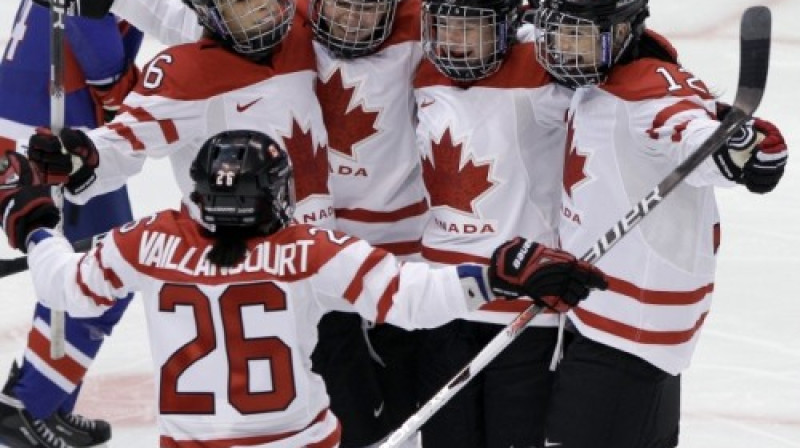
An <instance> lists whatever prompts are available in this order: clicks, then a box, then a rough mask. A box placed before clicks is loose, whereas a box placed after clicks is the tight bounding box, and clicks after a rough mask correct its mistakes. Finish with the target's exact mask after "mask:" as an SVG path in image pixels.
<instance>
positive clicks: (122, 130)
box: [107, 123, 144, 151]
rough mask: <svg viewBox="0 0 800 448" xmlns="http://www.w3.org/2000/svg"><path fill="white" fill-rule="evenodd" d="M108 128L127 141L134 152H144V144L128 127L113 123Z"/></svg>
mask: <svg viewBox="0 0 800 448" xmlns="http://www.w3.org/2000/svg"><path fill="white" fill-rule="evenodd" d="M107 127H108V129H111V130H112V131H114V132H116V133H117V134H118V135H119V136H120V137H122V138H124V139H125V140H127V141H128V143H130V145H131V147H132V148H133V150H134V151H142V150H144V143H142V141H141V140H139V139H138V138H136V136H135V135H134V134H133V131H132V130H131V128H129V127H128V126H126V125H124V124H120V123H111V124H109V125H108V126H107Z"/></svg>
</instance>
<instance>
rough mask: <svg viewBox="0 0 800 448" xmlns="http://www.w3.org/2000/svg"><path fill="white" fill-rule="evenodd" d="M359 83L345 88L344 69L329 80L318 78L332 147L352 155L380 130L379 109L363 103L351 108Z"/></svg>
mask: <svg viewBox="0 0 800 448" xmlns="http://www.w3.org/2000/svg"><path fill="white" fill-rule="evenodd" d="M355 89H356V85H352V86H350V87H345V85H344V81H343V80H342V72H341V70H340V69H338V68H337V69H336V70H335V71H334V72H333V74H332V75H331V77H330V78H328V80H327V81H326V82H323V81H322V80H321V79H319V80H317V98H319V103H320V105H321V106H322V116H323V118H324V119H325V124H326V126H327V128H328V147H329V148H330V149H333V150H334V151H336V152H339V153H342V154H344V155H345V156H348V157H350V158H354V157H353V146H355V145H356V144H358V143H359V142H360V141H362V140H365V139H367V138H369V137H370V136H371V135H373V134H375V133H377V130H378V128H376V127H375V123H376V122H377V121H378V114H379V112H367V111H366V110H364V105H363V104H358V105H357V106H355V107H352V108H350V102H351V101H352V100H353V95H354V94H355Z"/></svg>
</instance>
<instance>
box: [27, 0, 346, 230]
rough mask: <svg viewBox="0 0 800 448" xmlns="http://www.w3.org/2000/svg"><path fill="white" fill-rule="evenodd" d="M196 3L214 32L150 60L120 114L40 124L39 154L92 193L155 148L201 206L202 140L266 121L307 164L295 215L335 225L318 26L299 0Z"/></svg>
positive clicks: (84, 194) (47, 167)
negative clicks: (193, 171)
mask: <svg viewBox="0 0 800 448" xmlns="http://www.w3.org/2000/svg"><path fill="white" fill-rule="evenodd" d="M192 6H193V8H194V9H195V10H196V13H197V16H198V19H199V20H200V23H201V24H202V25H203V27H204V28H205V34H204V37H203V38H202V39H201V40H199V41H197V42H195V43H190V44H185V45H178V46H174V47H170V48H168V49H166V50H164V51H163V52H162V53H160V54H158V55H156V56H155V57H154V58H153V59H152V60H151V61H150V62H149V63H147V64H146V65H145V66H144V67H143V70H142V76H141V78H142V79H141V82H140V83H139V84H138V85H137V86H136V88H135V89H134V91H133V92H132V93H131V94H130V95H129V96H128V97H127V98H126V100H125V103H124V104H123V107H122V110H121V111H120V114H119V115H118V116H117V118H116V119H115V120H114V122H112V123H110V124H109V125H107V126H103V127H101V128H98V129H96V130H92V131H90V132H86V133H84V132H81V131H77V130H73V129H65V130H64V131H62V133H61V135H60V138H56V136H54V135H50V134H48V133H47V132H40V133H38V134H37V135H34V136H33V137H31V141H30V145H29V146H30V147H29V149H28V156H29V158H30V159H31V161H32V162H33V163H34V165H35V166H38V168H39V169H40V170H41V172H42V173H43V174H44V175H45V181H47V182H62V181H63V182H66V186H67V189H68V190H69V191H70V192H71V194H67V197H68V198H72V199H74V200H75V201H81V202H82V201H86V200H88V199H89V198H91V197H93V196H95V195H97V194H100V193H103V192H105V191H107V190H109V189H113V188H115V187H117V186H119V185H122V184H124V183H125V182H126V180H127V179H128V178H129V177H130V176H132V175H134V174H136V173H138V172H139V171H140V170H141V168H142V165H143V163H144V159H145V157H147V156H150V157H169V158H170V160H171V162H172V166H173V172H174V175H175V179H176V181H177V184H178V187H179V188H180V189H181V191H182V193H183V196H184V197H183V202H184V205H186V206H188V207H189V211H190V212H192V213H197V209H196V207H195V206H194V204H193V203H192V202H191V201H189V200H188V194H189V192H190V191H191V180H190V179H189V175H188V172H186V170H185V169H184V168H185V167H186V166H188V165H189V164H190V163H191V160H192V159H193V158H194V156H195V155H196V152H197V148H199V147H200V145H201V144H202V143H203V142H204V141H205V140H206V139H207V138H208V137H209V136H211V135H213V134H215V133H217V132H219V131H222V130H225V129H229V128H232V127H237V128H254V129H256V128H257V129H263V130H266V131H268V132H269V133H270V134H272V135H275V136H277V138H279V139H281V140H282V144H283V145H284V146H285V147H286V148H287V150H288V152H289V155H290V157H292V159H293V161H294V163H295V164H296V165H297V166H299V167H302V169H299V170H298V172H297V194H298V209H297V213H296V215H295V218H296V219H297V220H298V221H299V222H302V223H313V224H315V225H320V226H322V227H327V228H331V227H332V226H333V224H334V217H333V215H334V212H333V204H332V200H331V196H330V193H329V191H328V180H327V179H328V163H327V151H326V145H327V135H326V132H325V127H324V124H323V121H322V113H321V111H320V107H319V103H318V101H317V99H316V96H315V95H314V83H315V81H316V72H315V70H314V55H313V49H312V47H311V35H310V28H309V27H306V26H304V25H303V22H302V18H300V17H299V16H297V15H295V4H294V3H293V2H292V1H290V0H252V1H249V2H240V1H234V0H212V1H204V0H196V1H193V2H192ZM290 29H291V31H290ZM278 104H281V105H283V106H285V107H276V105H278ZM62 144H63V149H64V150H65V151H66V152H68V153H69V155H67V156H65V155H64V154H63V153H62ZM73 156H75V157H73ZM76 159H77V160H76Z"/></svg>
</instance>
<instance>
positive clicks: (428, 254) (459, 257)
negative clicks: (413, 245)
mask: <svg viewBox="0 0 800 448" xmlns="http://www.w3.org/2000/svg"><path fill="white" fill-rule="evenodd" d="M422 258H424V259H426V260H428V261H433V262H435V263H442V264H449V265H453V264H461V263H478V264H482V265H488V264H489V261H490V260H489V258H487V257H479V256H477V255H472V254H466V253H463V252H455V251H449V250H442V249H434V248H432V247H428V246H426V245H424V244H423V245H422Z"/></svg>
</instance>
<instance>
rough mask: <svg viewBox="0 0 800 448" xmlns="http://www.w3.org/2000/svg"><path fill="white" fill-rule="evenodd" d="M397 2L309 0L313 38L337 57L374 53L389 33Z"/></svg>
mask: <svg viewBox="0 0 800 448" xmlns="http://www.w3.org/2000/svg"><path fill="white" fill-rule="evenodd" d="M397 1H398V0H311V1H310V2H309V12H308V16H309V17H310V18H311V28H312V29H313V31H314V39H315V40H316V41H317V42H319V43H321V44H322V45H324V46H325V47H326V48H327V49H328V50H330V52H331V53H333V54H334V55H335V56H336V57H340V58H356V57H359V56H366V55H368V54H371V53H374V52H375V51H377V50H378V48H379V47H380V46H381V44H383V42H385V41H386V39H387V38H388V37H389V35H390V34H391V33H392V29H393V27H394V18H395V14H396V12H397Z"/></svg>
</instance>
